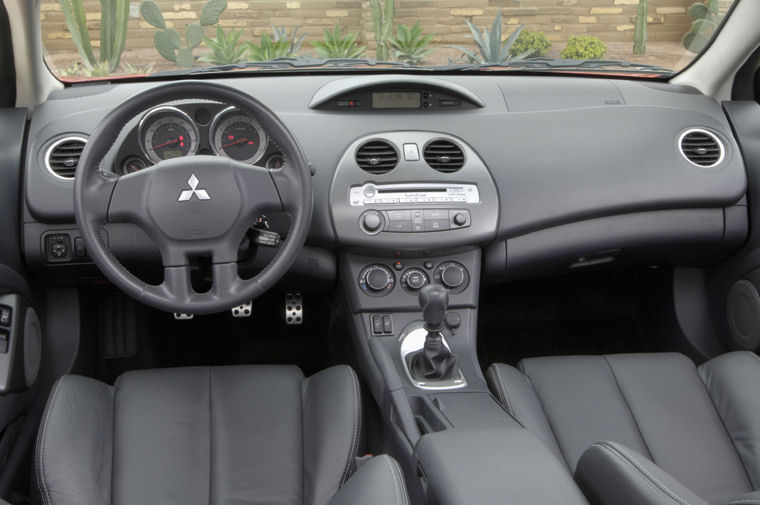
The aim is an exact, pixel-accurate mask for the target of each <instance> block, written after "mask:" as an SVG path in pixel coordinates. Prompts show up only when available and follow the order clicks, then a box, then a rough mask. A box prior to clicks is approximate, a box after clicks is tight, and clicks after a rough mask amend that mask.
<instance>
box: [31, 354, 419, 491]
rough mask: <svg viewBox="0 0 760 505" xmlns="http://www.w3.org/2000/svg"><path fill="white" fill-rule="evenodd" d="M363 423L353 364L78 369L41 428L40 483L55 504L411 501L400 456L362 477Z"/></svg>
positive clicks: (58, 388) (371, 466) (379, 461)
mask: <svg viewBox="0 0 760 505" xmlns="http://www.w3.org/2000/svg"><path fill="white" fill-rule="evenodd" d="M360 426H361V403H360V390H359V383H358V380H357V378H356V375H355V374H354V372H353V371H352V370H351V369H350V368H349V367H346V366H338V367H333V368H329V369H327V370H324V371H322V372H320V373H318V374H316V375H313V376H312V377H309V378H307V379H305V378H304V377H303V375H302V373H301V371H300V370H299V369H298V368H296V367H291V366H230V367H211V368H209V367H194V368H174V369H162V370H146V371H134V372H128V373H126V374H124V375H122V376H121V377H120V378H119V379H118V380H117V382H116V384H115V386H109V385H107V384H104V383H101V382H98V381H96V380H93V379H89V378H85V377H80V376H74V375H68V376H64V377H62V378H61V379H60V380H59V381H58V382H57V383H56V385H55V386H54V388H53V391H52V392H51V395H50V399H49V400H48V405H47V407H46V411H45V414H44V417H43V420H42V424H41V426H40V431H39V435H38V441H37V454H36V461H35V464H36V472H37V481H38V485H39V492H40V495H41V499H42V501H43V502H44V503H45V504H46V505H48V504H49V505H68V504H71V505H74V504H77V505H82V504H87V505H100V504H103V505H105V504H139V505H149V504H161V505H164V504H177V505H180V504H181V505H195V504H229V505H233V504H234V505H239V504H262V505H263V504H267V505H295V504H299V505H300V504H308V505H322V504H330V505H342V504H348V503H367V504H373V505H374V504H377V505H386V504H387V505H398V504H404V505H405V504H406V503H407V501H408V498H407V495H406V490H405V488H404V481H403V477H402V474H401V470H400V469H399V467H398V465H397V463H396V462H395V461H394V460H393V459H391V458H390V457H388V456H378V457H375V458H373V459H372V460H370V461H369V462H367V463H364V464H363V465H361V468H360V469H359V470H358V471H357V472H356V474H355V475H353V477H352V474H353V472H354V467H355V461H356V451H357V447H358V443H359V435H360V433H359V430H360ZM349 477H350V478H349Z"/></svg>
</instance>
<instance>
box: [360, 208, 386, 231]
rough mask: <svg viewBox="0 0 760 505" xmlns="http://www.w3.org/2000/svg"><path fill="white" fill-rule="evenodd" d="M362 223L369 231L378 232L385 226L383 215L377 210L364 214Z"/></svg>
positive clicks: (365, 229)
mask: <svg viewBox="0 0 760 505" xmlns="http://www.w3.org/2000/svg"><path fill="white" fill-rule="evenodd" d="M361 224H362V228H364V231H366V232H367V233H377V232H378V231H380V229H381V228H382V227H383V216H382V214H380V213H379V212H377V211H375V210H370V211H368V212H365V213H364V215H363V216H362V221H361Z"/></svg>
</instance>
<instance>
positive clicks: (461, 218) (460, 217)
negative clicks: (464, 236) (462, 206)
mask: <svg viewBox="0 0 760 505" xmlns="http://www.w3.org/2000/svg"><path fill="white" fill-rule="evenodd" d="M454 224H455V225H457V226H464V225H465V224H467V216H465V215H464V213H463V212H459V213H458V214H455V215H454Z"/></svg>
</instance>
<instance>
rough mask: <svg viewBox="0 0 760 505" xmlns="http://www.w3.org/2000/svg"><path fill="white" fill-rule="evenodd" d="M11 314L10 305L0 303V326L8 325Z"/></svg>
mask: <svg viewBox="0 0 760 505" xmlns="http://www.w3.org/2000/svg"><path fill="white" fill-rule="evenodd" d="M12 314H13V310H12V309H11V308H10V307H6V306H5V305H0V326H5V327H6V328H8V327H10V325H11V315H12Z"/></svg>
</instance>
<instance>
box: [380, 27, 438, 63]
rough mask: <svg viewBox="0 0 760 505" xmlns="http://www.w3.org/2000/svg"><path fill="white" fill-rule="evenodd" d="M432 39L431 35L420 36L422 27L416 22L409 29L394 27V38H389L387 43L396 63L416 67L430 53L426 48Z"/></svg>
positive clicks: (429, 49)
mask: <svg viewBox="0 0 760 505" xmlns="http://www.w3.org/2000/svg"><path fill="white" fill-rule="evenodd" d="M432 39H433V35H432V34H428V35H423V34H422V27H421V26H420V22H419V21H417V22H416V23H414V26H412V27H411V28H407V27H406V26H404V25H398V26H397V27H396V37H391V38H390V39H389V40H388V43H390V45H391V47H392V48H393V54H394V55H395V56H396V59H397V60H398V61H403V62H405V63H411V64H412V65H417V64H419V63H420V62H421V61H422V59H423V58H424V57H425V56H427V55H428V54H430V52H431V51H432V49H431V48H429V47H428V45H429V44H430V41H431V40H432Z"/></svg>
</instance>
